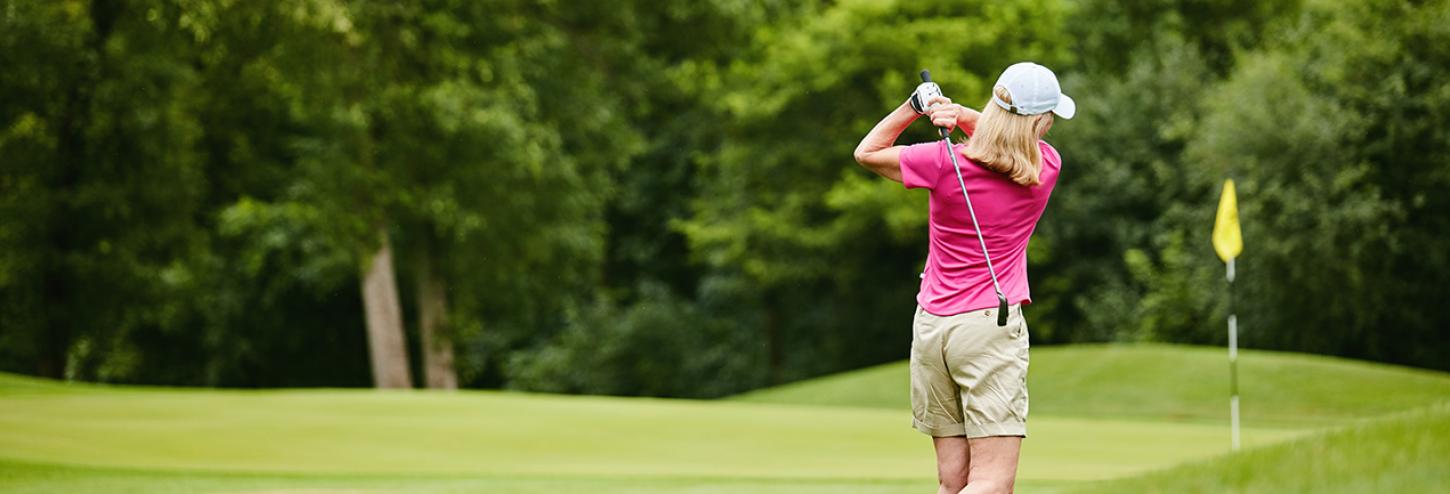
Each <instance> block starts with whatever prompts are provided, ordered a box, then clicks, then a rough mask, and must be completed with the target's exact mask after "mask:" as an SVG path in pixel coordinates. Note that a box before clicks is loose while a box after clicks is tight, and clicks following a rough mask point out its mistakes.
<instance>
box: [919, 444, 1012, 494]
mask: <svg viewBox="0 0 1450 494" xmlns="http://www.w3.org/2000/svg"><path fill="white" fill-rule="evenodd" d="M970 443H971V447H970V448H969V449H970V450H971V452H970V453H969V455H970V458H971V464H970V465H969V466H970V468H969V470H968V472H967V487H966V488H965V489H962V490H961V494H989V493H990V494H1010V493H1011V492H1012V487H1013V484H1015V483H1016V481H1017V456H1018V455H1019V454H1020V453H1021V452H1022V438H1020V437H1015V436H997V437H982V438H977V439H972V440H971V441H970ZM940 457H941V448H940V447H938V448H937V458H940Z"/></svg>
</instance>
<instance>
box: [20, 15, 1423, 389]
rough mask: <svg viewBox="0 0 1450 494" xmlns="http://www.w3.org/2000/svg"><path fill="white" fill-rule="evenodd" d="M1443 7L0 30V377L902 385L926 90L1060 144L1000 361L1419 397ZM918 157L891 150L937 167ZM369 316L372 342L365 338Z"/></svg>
mask: <svg viewBox="0 0 1450 494" xmlns="http://www.w3.org/2000/svg"><path fill="white" fill-rule="evenodd" d="M1446 26H1450V2H1445V1H1443V0H1442V1H1430V2H1410V1H1392V0H1362V1H1355V2H1331V1H1327V0H1325V1H1310V0H1306V1H1304V2H1297V1H1278V2H1248V1H1242V0H1216V1H1207V2H1205V1H1191V2H1190V1H1159V2H1146V3H1144V2H1137V3H1131V4H1122V3H1120V2H1109V1H1098V0H1059V1H1051V2H1001V1H992V2H988V1H968V2H956V1H952V2H948V1H939V2H938V1H922V2H900V3H894V2H842V3H827V2H784V1H781V2H748V1H735V0H712V1H703V2H700V1H669V2H644V1H620V2H593V3H587V2H586V3H571V4H569V5H561V4H557V3H550V2H467V1H405V2H386V3H383V2H343V1H328V0H277V1H267V2H232V1H222V0H131V1H99V0H97V1H90V2H87V1H73V0H67V1H58V2H34V1H15V0H0V67H3V68H4V70H3V71H0V220H3V221H0V370H6V371H16V372H22V373H28V374H35V375H43V376H48V377H56V378H66V379H78V380H93V381H107V382H137V383H156V384H179V385H209V386H318V385H327V386H367V385H391V386H430V387H443V388H447V387H453V386H456V385H463V386H470V387H512V388H521V389H535V390H546V391H559V392H582V393H610V394H630V395H661V396H697V397H708V396H719V395H723V394H729V393H733V392H737V391H740V390H744V389H749V388H753V387H757V386H760V385H764V384H768V383H773V382H780V381H787V380H793V379H798V378H802V377H807V376H812V375H817V374H822V373H827V372H834V371H839V370H843V369H848V368H854V367H860V366H863V365H868V364H874V363H879V362H885V361H890V360H896V359H900V358H902V356H903V355H904V354H905V353H904V352H905V342H906V341H907V340H906V336H905V335H906V331H908V327H909V322H908V321H909V314H910V311H911V308H912V304H913V297H914V294H915V291H916V285H917V283H918V279H917V277H916V274H917V273H918V272H919V270H920V268H921V265H922V262H923V257H924V252H925V248H924V243H925V238H926V236H925V235H926V231H925V216H926V215H925V213H926V211H925V203H926V197H925V195H924V193H922V192H908V191H905V190H902V189H901V188H900V187H899V186H898V185H896V184H893V183H889V182H885V181H882V180H879V179H876V178H875V177H874V176H872V175H871V174H869V173H868V172H865V171H864V170H861V169H859V167H857V166H856V165H855V164H854V163H853V162H852V160H851V156H850V154H851V149H853V147H854V146H855V143H856V142H857V140H858V139H859V137H860V136H861V135H863V134H864V133H865V131H866V130H868V129H869V128H870V126H871V125H872V124H874V123H875V121H876V120H877V119H878V118H880V116H882V115H884V114H885V113H886V112H888V111H890V109H891V108H893V107H894V106H895V105H897V104H899V102H900V101H901V100H902V99H903V98H904V97H905V95H906V94H908V93H909V91H910V90H911V88H912V87H913V86H914V85H915V83H916V71H917V70H919V69H921V68H923V67H925V68H930V69H932V70H933V72H934V74H935V75H936V78H937V79H938V81H940V82H941V83H942V85H943V87H944V89H945V90H946V92H947V93H948V95H951V96H953V97H954V98H956V99H957V101H958V102H961V103H963V104H967V105H969V106H974V107H979V106H980V105H981V104H982V103H983V102H984V101H986V97H987V95H988V90H989V89H990V87H989V86H990V84H991V83H992V81H993V80H994V78H995V77H996V75H997V73H998V72H999V71H1000V70H1001V69H1002V68H1003V67H1005V66H1007V65H1008V64H1010V63H1012V62H1014V61H1018V60H1024V59H1028V60H1035V61H1039V62H1042V63H1044V64H1046V65H1048V66H1050V67H1053V68H1054V69H1055V70H1056V71H1057V72H1058V73H1059V74H1060V75H1061V77H1062V80H1063V84H1064V87H1065V90H1066V91H1067V92H1068V93H1069V94H1073V95H1074V96H1075V97H1076V98H1077V100H1078V102H1079V105H1080V112H1079V114H1080V116H1079V117H1078V118H1076V119H1074V120H1072V121H1064V122H1059V124H1058V125H1057V126H1056V127H1055V128H1054V130H1053V132H1052V135H1051V136H1050V137H1049V140H1050V141H1052V142H1053V143H1054V144H1055V145H1056V146H1057V147H1058V148H1059V149H1060V150H1061V151H1062V153H1063V155H1064V161H1065V166H1064V172H1063V176H1062V184H1063V186H1062V187H1059V189H1058V190H1057V192H1056V194H1055V197H1054V198H1053V200H1052V202H1051V204H1050V205H1049V208H1048V211H1047V213H1046V215H1045V217H1044V219H1043V222H1042V224H1041V225H1040V227H1039V229H1038V234H1037V236H1036V237H1035V238H1034V241H1033V243H1032V246H1031V247H1030V249H1031V250H1030V251H1029V257H1030V259H1031V264H1030V275H1031V277H1032V283H1033V289H1034V294H1033V295H1034V300H1035V302H1036V303H1034V304H1033V307H1031V309H1030V310H1029V314H1030V316H1029V317H1030V318H1031V319H1032V324H1033V338H1034V343H1039V344H1052V343H1068V342H1082V341H1169V342H1184V343H1201V344H1217V343H1221V342H1222V341H1223V340H1224V335H1223V327H1224V324H1223V317H1224V313H1225V308H1226V305H1227V299H1226V298H1225V292H1224V290H1223V288H1224V287H1223V278H1222V276H1223V273H1222V269H1223V267H1222V265H1221V264H1220V263H1218V261H1217V259H1216V258H1215V257H1214V255H1213V253H1212V249H1211V248H1210V246H1209V243H1208V230H1209V226H1210V225H1211V222H1212V215H1213V211H1214V207H1215V205H1216V198H1217V194H1218V187H1219V184H1220V183H1221V181H1222V179H1223V178H1225V177H1227V176H1232V177H1234V178H1235V179H1236V181H1237V182H1238V184H1239V194H1240V205H1241V208H1242V210H1241V215H1242V218H1243V222H1244V228H1245V231H1244V235H1245V242H1246V249H1245V252H1244V256H1243V258H1242V259H1241V260H1240V262H1239V268H1240V269H1239V273H1238V274H1239V284H1240V286H1241V287H1242V290H1240V292H1239V294H1238V297H1239V298H1238V299H1237V300H1236V304H1237V306H1238V308H1239V314H1240V320H1241V325H1242V327H1243V330H1244V333H1243V336H1242V342H1243V344H1246V345H1248V346H1253V347H1259V348H1272V349H1284V350H1295V351H1310V352H1317V353H1327V354H1334V355H1344V356H1351V357H1357V358H1368V359H1375V360H1382V361H1388V362H1395V363H1402V364H1408V365H1417V366H1426V367H1433V368H1439V369H1450V343H1447V342H1450V339H1447V338H1446V337H1445V336H1446V333H1445V329H1444V328H1446V327H1447V325H1450V324H1447V323H1450V308H1447V307H1446V306H1445V305H1444V304H1443V303H1440V302H1441V300H1440V299H1442V298H1443V297H1441V296H1440V294H1439V288H1440V285H1442V284H1444V283H1445V282H1450V258H1447V256H1450V254H1447V253H1450V237H1447V236H1446V234H1445V232H1447V231H1450V228H1447V227H1450V225H1447V224H1446V221H1447V220H1446V218H1447V217H1450V216H1447V213H1450V203H1447V202H1446V199H1445V198H1444V194H1441V193H1440V192H1442V191H1444V190H1446V188H1447V186H1450V162H1447V159H1450V158H1447V156H1450V153H1447V151H1450V150H1447V149H1446V147H1447V145H1450V144H1447V143H1450V136H1447V135H1446V132H1447V131H1446V130H1445V129H1446V128H1447V124H1450V91H1447V89H1446V88H1447V85H1446V84H1444V82H1443V81H1444V80H1446V78H1447V75H1450V74H1447V67H1450V51H1447V48H1446V47H1450V30H1447V28H1446ZM932 135H933V134H932V131H931V129H929V128H926V126H925V125H921V126H919V127H914V128H913V129H912V130H911V131H910V132H909V133H908V135H907V136H906V139H908V140H911V141H921V140H926V139H930V138H931V137H932ZM370 313H371V314H373V315H371V316H370V315H368V314H370Z"/></svg>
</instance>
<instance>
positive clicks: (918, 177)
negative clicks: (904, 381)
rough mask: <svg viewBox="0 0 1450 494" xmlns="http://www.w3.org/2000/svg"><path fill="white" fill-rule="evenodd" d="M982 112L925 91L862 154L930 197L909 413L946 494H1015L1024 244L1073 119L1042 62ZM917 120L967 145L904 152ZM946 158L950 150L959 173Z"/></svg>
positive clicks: (1005, 83)
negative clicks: (1063, 128) (1003, 300)
mask: <svg viewBox="0 0 1450 494" xmlns="http://www.w3.org/2000/svg"><path fill="white" fill-rule="evenodd" d="M984 107H985V108H984V110H983V111H982V112H981V113H978V112H976V111H974V110H972V109H969V108H965V107H963V106H961V105H957V104H954V103H952V102H951V100H950V99H947V98H945V97H943V96H941V95H940V91H939V90H936V86H935V85H934V84H930V83H924V84H922V86H920V87H918V88H917V91H916V92H915V93H913V94H912V97H911V99H909V100H908V101H907V102H905V103H902V105H901V106H900V107H898V108H897V109H896V110H895V111H893V112H891V114H890V115H887V116H886V118H884V119H882V120H881V122H880V123H878V124H876V127H875V128H873V129H871V133H869V134H866V137H865V138H864V139H862V140H861V144H860V145H859V146H857V147H856V153H855V154H856V161H857V162H859V163H861V165H862V166H864V167H866V168H867V169H870V170H871V171H873V172H876V173H877V174H879V175H881V176H883V177H886V178H889V179H891V180H895V181H897V182H901V183H902V184H904V185H905V186H906V188H908V189H929V190H930V191H931V200H930V213H929V215H928V218H929V220H928V223H929V226H930V235H929V238H930V242H929V245H928V249H927V258H926V259H927V260H926V271H925V272H924V273H922V280H921V291H920V292H919V293H918V294H917V296H916V301H917V308H916V318H915V320H913V321H912V326H913V331H914V337H913V338H912V343H911V408H912V414H913V415H914V420H913V421H912V423H913V425H914V426H915V427H916V429H917V430H919V431H921V432H923V433H925V434H929V435H931V436H932V441H933V442H934V443H935V446H936V459H937V478H938V480H939V481H940V489H938V492H941V493H957V492H962V493H987V492H992V493H998V492H1001V493H1006V492H1012V487H1013V483H1014V482H1015V480H1016V477H1017V457H1018V453H1019V452H1020V451H1021V447H1022V438H1024V437H1027V360H1028V359H1027V323H1026V321H1024V320H1023V318H1022V304H1029V303H1031V302H1032V297H1031V295H1030V294H1029V292H1028V289H1027V241H1028V240H1029V239H1031V237H1032V231H1033V229H1034V228H1035V227H1036V226H1037V220H1038V218H1041V217H1042V210H1043V209H1044V208H1046V207H1047V199H1048V197H1049V196H1051V195H1052V189H1053V186H1055V185H1057V174H1058V171H1059V170H1060V169H1061V167H1062V158H1061V156H1059V155H1058V154H1057V150H1056V149H1053V147H1052V146H1050V145H1048V144H1047V143H1046V142H1044V141H1042V137H1043V135H1045V134H1046V133H1047V129H1049V128H1051V127H1052V121H1053V114H1054V113H1055V114H1057V115H1058V116H1061V117H1062V118H1072V116H1073V113H1074V112H1075V110H1076V105H1075V104H1074V103H1073V100H1072V99H1071V98H1068V97H1067V96H1066V95H1064V94H1062V92H1061V89H1060V88H1059V86H1058V83H1057V76H1056V75H1054V74H1053V73H1052V71H1051V70H1048V69H1047V68H1046V67H1043V66H1041V65H1037V64H1034V63H1019V64H1016V65H1013V66H1011V67H1008V68H1007V70H1006V71H1003V72H1002V76H1001V77H1000V78H998V79H997V84H996V86H995V87H994V88H993V90H992V99H991V101H990V102H989V103H987V104H985V105H984ZM918 108H919V109H918ZM923 114H925V115H928V116H929V117H930V118H931V122H932V123H933V124H935V125H936V126H938V127H942V128H945V129H948V130H950V129H952V128H960V129H962V131H963V132H965V133H966V134H967V135H968V136H969V139H968V140H967V143H966V144H956V145H954V146H950V148H949V147H948V144H947V143H946V142H945V140H943V141H935V142H927V143H922V144H915V145H911V146H898V145H896V138H897V137H898V136H900V135H901V132H902V131H903V130H905V129H906V127H907V126H908V125H910V124H911V123H912V121H914V120H916V118H917V117H918V116H920V115H923ZM947 153H956V156H957V161H958V162H959V163H960V168H961V171H960V173H961V176H960V177H958V175H957V171H956V169H954V166H953V163H952V161H951V156H950V155H948V154H947ZM959 180H960V182H959ZM963 184H964V185H963ZM963 187H965V188H966V189H967V191H968V192H970V199H971V206H972V207H973V208H974V210H975V212H976V223H977V225H978V226H977V227H974V226H973V220H972V217H971V214H969V213H968V203H967V199H966V197H964V195H963V190H962V188H963ZM978 228H980V230H981V242H982V243H985V246H986V250H987V252H988V253H990V255H991V262H992V265H993V266H994V267H996V269H997V272H998V273H1000V275H1001V276H1000V278H999V281H1000V282H1001V283H1000V284H1001V288H1002V292H1003V294H1004V295H1005V296H1006V297H1007V301H1008V303H1010V304H1011V305H1010V308H1009V309H1008V316H1009V317H1008V318H1007V324H1006V325H1005V326H999V325H998V324H997V316H999V314H994V312H997V311H998V310H999V309H998V300H997V296H996V293H995V291H994V290H993V285H992V280H991V274H990V273H989V272H988V266H987V262H986V258H985V257H984V255H983V248H982V246H981V244H979V243H978V237H977V233H978V232H977V230H978Z"/></svg>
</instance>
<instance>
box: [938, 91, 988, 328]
mask: <svg viewBox="0 0 1450 494" xmlns="http://www.w3.org/2000/svg"><path fill="white" fill-rule="evenodd" d="M921 80H922V82H931V72H928V71H926V70H922V71H921ZM923 103H924V102H923ZM940 130H941V137H942V143H944V144H946V146H947V156H950V157H951V159H952V169H954V170H956V172H957V183H958V184H960V185H961V186H962V199H964V200H966V201H967V215H968V216H971V218H972V228H973V229H975V230H976V231H977V243H978V244H981V246H982V259H985V260H986V261H987V274H988V275H990V276H991V277H992V290H993V291H996V292H997V325H998V326H1006V325H1007V297H1006V296H1005V295H1002V285H1001V284H999V283H997V270H996V269H994V268H993V267H992V256H991V255H990V254H988V253H987V240H986V239H984V238H982V226H981V224H980V223H977V212H976V211H975V210H974V209H973V208H972V196H971V195H970V194H967V181H966V179H964V178H962V167H961V165H959V164H957V151H956V150H955V149H952V139H951V130H949V129H947V128H946V127H941V128H940Z"/></svg>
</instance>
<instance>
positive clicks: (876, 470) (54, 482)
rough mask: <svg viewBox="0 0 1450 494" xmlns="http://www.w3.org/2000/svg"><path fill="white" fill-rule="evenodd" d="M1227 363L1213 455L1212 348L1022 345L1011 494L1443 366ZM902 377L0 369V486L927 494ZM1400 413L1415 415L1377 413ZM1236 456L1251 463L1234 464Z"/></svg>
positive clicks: (1139, 478) (1406, 393) (1418, 404)
mask: <svg viewBox="0 0 1450 494" xmlns="http://www.w3.org/2000/svg"><path fill="white" fill-rule="evenodd" d="M1241 363H1242V364H1243V367H1242V372H1243V373H1242V374H1241V375H1242V376H1243V379H1244V381H1243V382H1244V390H1245V391H1244V402H1245V405H1244V410H1245V429H1244V440H1245V445H1246V447H1247V448H1255V447H1259V446H1265V447H1267V449H1262V450H1255V449H1250V450H1248V451H1245V452H1243V453H1240V454H1237V455H1233V456H1229V457H1224V458H1219V459H1213V458H1214V457H1216V456H1221V455H1224V454H1225V453H1227V444H1228V431H1227V427H1226V425H1225V424H1224V420H1221V419H1222V417H1223V416H1224V415H1225V414H1224V413H1222V411H1220V410H1218V409H1221V408H1226V407H1225V406H1224V401H1225V400H1224V397H1223V393H1224V389H1225V385H1224V382H1223V376H1224V369H1223V367H1224V365H1225V364H1224V359H1223V355H1222V352H1221V351H1219V350H1216V349H1210V348H1194V347H1177V346H1156V345H1154V346H1110V345H1086V346H1068V347H1052V348H1041V349H1034V350H1033V367H1032V374H1031V376H1030V378H1029V379H1030V383H1031V387H1032V400H1033V401H1032V418H1031V420H1030V425H1029V427H1030V434H1031V437H1030V438H1029V439H1028V440H1027V442H1025V443H1024V451H1023V460H1022V468H1021V483H1020V484H1019V491H1021V492H1065V491H1072V490H1075V489H1103V488H1111V487H1104V486H1112V485H1116V484H1113V482H1157V483H1152V484H1123V485H1133V486H1139V487H1142V488H1144V489H1150V490H1151V489H1152V488H1153V487H1151V486H1157V485H1163V486H1190V487H1186V488H1188V489H1190V490H1191V489H1192V487H1191V486H1193V485H1201V484H1194V483H1193V482H1196V481H1195V480H1194V479H1197V478H1199V477H1202V476H1205V475H1208V476H1212V474H1211V473H1206V472H1205V471H1204V470H1203V469H1205V468H1207V469H1213V468H1218V469H1225V470H1226V471H1227V470H1232V471H1236V472H1240V473H1239V474H1237V475H1238V477H1242V478H1258V477H1254V475H1252V474H1251V473H1244V472H1252V471H1253V469H1255V468H1272V467H1273V465H1272V464H1273V463H1274V462H1275V461H1278V460H1275V459H1274V458H1280V457H1282V458H1281V459H1282V460H1283V461H1290V460H1295V461H1300V462H1310V461H1314V460H1315V458H1312V457H1305V455H1303V454H1299V453H1298V452H1300V450H1298V449H1289V450H1284V448H1289V447H1291V446H1294V445H1300V444H1318V443H1315V442H1314V441H1345V440H1346V439H1341V438H1340V437H1339V436H1335V435H1334V434H1340V435H1343V434H1350V435H1351V436H1353V434H1360V435H1365V434H1371V433H1366V432H1354V431H1360V430H1361V429H1363V428H1365V427H1372V426H1374V425H1373V424H1379V423H1380V421H1385V420H1400V421H1405V420H1409V421H1410V422H1411V423H1412V425H1411V426H1404V427H1400V429H1394V430H1396V431H1398V430H1401V429H1405V427H1409V428H1410V430H1419V429H1416V428H1418V427H1430V428H1435V427H1439V429H1440V430H1442V431H1443V429H1444V428H1445V427H1446V416H1447V414H1446V413H1445V411H1444V408H1443V407H1440V408H1436V407H1435V405H1436V404H1437V403H1443V402H1445V401H1446V400H1447V399H1450V376H1447V375H1444V374H1440V373H1433V372H1425V371H1417V370H1412V369H1405V368H1399V367H1391V366H1383V365H1376V364H1366V363H1362V362H1354V361H1347V360H1340V359H1329V358H1323V357H1311V356H1302V355H1295V354H1280V353H1271V352H1254V351H1247V352H1244V353H1243V355H1242V357H1241ZM904 370H905V369H904V366H902V365H901V364H889V365H886V366H881V367H876V368H872V369H866V370H863V371H857V372H853V373H847V374H842V375H836V376H828V377H824V378H821V379H817V380H812V381H806V382H803V383H796V384H793V385H787V386H784V387H781V388H775V389H770V390H762V391H759V392H755V393H750V394H747V395H743V396H740V397H735V398H733V399H727V400H713V401H700V400H670V399H650V398H613V397H594V396H588V397H585V396H560V395H541V394H529V393H516V392H497V391H463V392H454V393H439V392H426V391H399V392H381V391H372V390H281V391H233V390H190V389H172V388H145V387H108V386H90V385H68V384H59V383H52V382H47V381H41V380H34V379H28V378H21V377H17V376H3V375H0V492H162V493H166V492H233V493H235V492H330V493H337V492H359V491H361V492H552V491H557V490H566V489H567V490H583V489H588V490H590V491H593V492H697V493H735V492H741V493H744V492H882V493H886V492H927V491H930V490H931V489H932V488H933V487H934V480H933V475H934V473H933V463H932V454H931V446H930V442H929V441H927V440H926V439H925V438H924V437H923V436H921V435H920V434H919V433H917V432H915V431H914V430H912V429H911V428H910V427H909V423H910V416H909V414H908V412H907V411H906V407H905V401H904V400H905V392H906V391H905V388H906V385H905V384H906V383H905V372H904ZM1331 380H1332V381H1334V383H1330V382H1329V381H1331ZM1335 383H1337V384H1335ZM1200 388H1201V389H1200ZM1135 390H1136V392H1135ZM1412 409H1419V410H1429V411H1423V412H1414V413H1412V414H1411V415H1405V414H1403V413H1402V414H1393V412H1396V411H1403V410H1412ZM1415 413H1418V415H1416V414H1415ZM1373 417H1384V418H1381V419H1380V420H1379V421H1368V420H1366V419H1369V418H1373ZM1404 417H1409V418H1408V419H1406V418H1404ZM1397 423H1398V422H1397ZM1366 424H1370V425H1366ZM1417 424H1418V425H1417ZM1385 427H1391V428H1393V427H1392V426H1385ZM1356 428H1360V429H1356ZM1370 430H1373V429H1370ZM1326 431H1332V432H1330V433H1329V434H1330V435H1328V436H1326V435H1325V434H1326ZM1334 431H1337V432H1334ZM1344 431H1350V432H1344ZM1371 435H1372V434H1371ZM1421 436H1423V435H1422V434H1421V435H1417V434H1399V435H1390V436H1387V437H1389V438H1390V439H1392V440H1395V441H1400V440H1411V439H1414V438H1416V437H1421ZM1356 437H1357V436H1356ZM1428 437H1431V439H1427V441H1435V440H1438V441H1440V443H1433V442H1431V443H1427V444H1431V445H1433V444H1443V443H1444V441H1445V436H1444V435H1443V434H1442V435H1440V436H1434V435H1430V436H1428ZM1435 437H1438V438H1439V439H1434V438H1435ZM1350 440H1352V439H1350ZM1306 441H1307V442H1306ZM1416 444H1418V443H1416ZM1316 447H1317V446H1316ZM1383 447H1384V448H1393V447H1395V445H1393V444H1386V445H1383ZM1331 449H1332V448H1331ZM1281 450H1282V451H1285V452H1282V453H1275V454H1277V455H1279V456H1273V454H1270V453H1263V452H1264V451H1268V452H1272V451H1281ZM1411 451H1420V452H1423V454H1420V455H1419V456H1416V457H1415V458H1411V459H1403V458H1402V459H1401V461H1399V462H1398V463H1396V464H1404V465H1407V468H1411V469H1412V470H1413V469H1414V468H1419V469H1420V470H1414V471H1425V468H1428V467H1425V465H1431V466H1433V465H1437V464H1438V465H1444V464H1445V463H1446V455H1447V453H1446V452H1445V451H1446V449H1445V448H1439V449H1438V450H1437V449H1424V448H1420V449H1413V448H1412V449H1411ZM1417 454H1418V453H1417ZM1249 455H1259V456H1263V457H1261V458H1260V457H1255V458H1256V460H1255V461H1254V462H1252V463H1243V461H1242V460H1241V459H1242V458H1248V457H1250V456H1249ZM1265 455H1268V456H1265ZM1427 455H1428V456H1427ZM1437 455H1438V456H1437ZM1205 460H1212V461H1210V462H1209V463H1202V462H1203V461H1205ZM1344 461H1348V460H1344ZM1436 462H1438V463H1436ZM1180 465H1187V466H1184V467H1180V468H1179V469H1173V468H1174V467H1177V466H1180ZM1415 465H1419V467H1415ZM1390 466H1391V467H1393V466H1394V465H1393V464H1392V465H1390ZM1183 468H1187V469H1189V470H1182V469H1183ZM1194 469H1196V470H1194ZM1235 469H1236V470H1235ZM1284 469H1285V470H1286V471H1288V470H1293V468H1292V467H1284ZM1302 469H1303V468H1299V470H1302ZM1180 470H1182V471H1183V472H1184V473H1177V472H1180ZM1432 470H1433V469H1432ZM1170 473H1171V474H1172V476H1170V477H1168V478H1167V480H1162V478H1163V476H1164V475H1167V474H1170ZM1422 473H1423V472H1422ZM1144 475H1147V476H1144ZM1387 475H1388V474H1387ZM1390 476H1392V475H1390ZM1422 477H1425V475H1423V474H1416V473H1413V471H1412V472H1410V473H1407V474H1406V476H1405V479H1408V480H1405V479H1402V483H1401V484H1392V485H1421V486H1423V485H1424V484H1423V483H1421V484H1410V483H1404V482H1413V481H1415V479H1419V478H1422ZM1431 477H1433V475H1432V476H1431ZM1386 478H1389V477H1386ZM1260 480H1261V479H1260ZM1432 480H1433V481H1437V482H1444V480H1442V479H1432ZM1104 482H1106V483H1104ZM1174 482H1178V483H1174ZM1251 484H1252V483H1249V484H1243V485H1249V486H1250V487H1252V485H1257V484H1252V485H1251ZM1204 485H1212V484H1204ZM1235 485H1238V484H1235ZM1281 485H1283V486H1290V487H1291V490H1292V486H1294V485H1298V484H1281ZM1369 485H1377V484H1369ZM1431 485H1435V484H1431ZM1145 486H1147V487H1145ZM1250 487H1246V488H1250ZM1204 488H1205V489H1209V490H1206V491H1205V492H1209V491H1212V487H1204ZM1164 489H1170V490H1166V491H1164V492H1169V491H1176V490H1178V487H1164ZM1130 491H1131V490H1129V491H1118V492H1130ZM1265 492H1269V491H1265Z"/></svg>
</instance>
